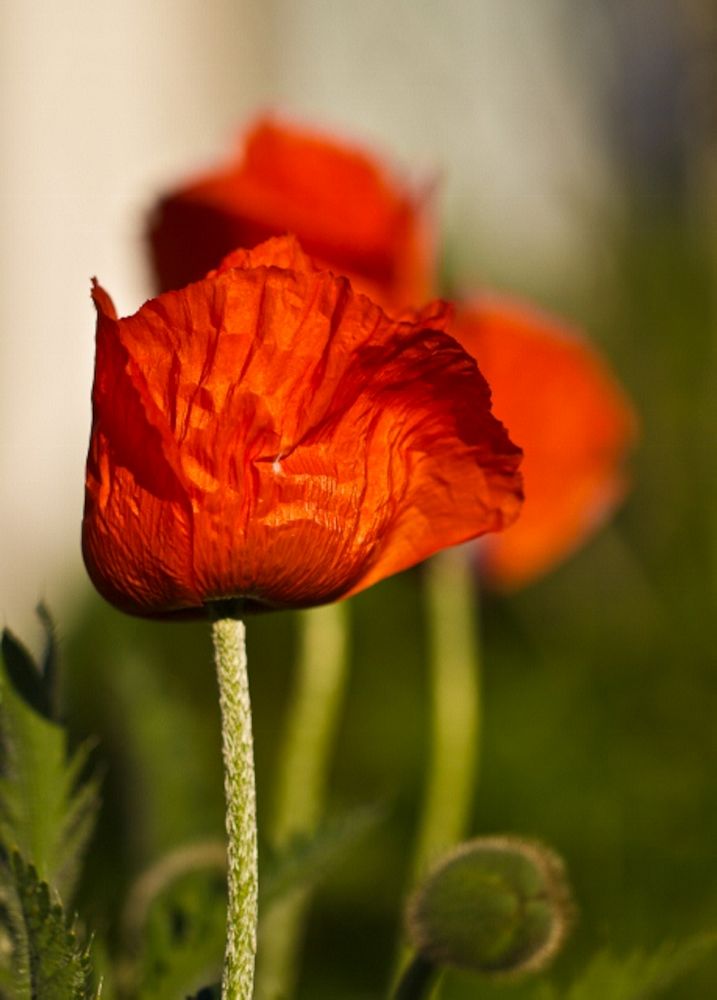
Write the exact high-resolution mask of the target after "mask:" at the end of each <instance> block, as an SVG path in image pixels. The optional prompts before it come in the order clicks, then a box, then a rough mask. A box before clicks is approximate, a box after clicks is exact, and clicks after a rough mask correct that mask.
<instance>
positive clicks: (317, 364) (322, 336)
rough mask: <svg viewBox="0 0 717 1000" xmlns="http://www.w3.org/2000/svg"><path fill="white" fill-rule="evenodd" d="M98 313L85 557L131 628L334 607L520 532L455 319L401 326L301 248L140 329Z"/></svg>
mask: <svg viewBox="0 0 717 1000" xmlns="http://www.w3.org/2000/svg"><path fill="white" fill-rule="evenodd" d="M93 298H94V301H95V305H96V307H97V314H98V321H97V359H96V370H95V382H94V390H93V426H92V436H91V441H90V449H89V456H88V462H87V481H86V498H85V514H84V520H83V551H84V556H85V562H86V565H87V568H88V571H89V573H90V576H91V578H92V580H93V582H94V583H95V585H96V587H97V589H98V590H99V591H100V592H101V593H102V594H103V595H104V596H105V597H106V598H107V599H108V600H110V601H111V602H112V603H114V604H116V605H117V606H118V607H120V608H122V609H123V610H125V611H129V612H133V613H136V614H141V615H150V616H151V615H167V614H173V613H183V614H185V615H186V614H201V613H203V609H204V606H205V605H206V604H207V603H209V602H214V601H218V600H224V599H229V598H238V599H241V600H242V601H243V604H244V608H245V609H246V610H252V609H257V610H258V609H260V608H262V607H301V606H307V605H313V604H320V603H323V602H328V601H332V600H334V599H336V598H339V597H344V596H347V595H348V594H352V593H355V592H356V591H359V590H362V589H363V588H364V587H367V586H369V585H370V584H372V583H374V582H376V581H377V580H380V579H382V578H383V577H385V576H388V575H390V574H392V573H396V572H398V571H399V570H402V569H404V568H406V567H408V566H411V565H413V564H414V563H417V562H419V561H420V560H422V559H424V558H426V557H427V556H429V555H431V554H432V553H433V552H435V551H436V550H438V549H440V548H442V547H444V546H448V545H453V544H455V543H458V542H462V541H465V540H467V539H469V538H475V537H477V536H478V535H481V534H482V533H484V532H486V531H494V530H498V529H500V528H502V527H504V526H505V525H507V524H509V523H510V522H511V521H512V520H513V518H514V517H515V516H516V514H517V512H518V508H519V505H520V496H521V492H520V477H519V475H518V473H517V471H516V470H517V466H518V464H519V458H520V452H519V449H517V448H516V447H515V446H514V445H513V444H512V443H511V442H510V440H509V438H508V436H507V433H506V431H505V429H504V428H503V426H502V425H501V424H500V423H499V422H498V421H497V420H496V419H495V418H494V417H493V416H492V415H491V412H490V392H489V389H488V387H487V385H486V383H485V381H484V379H483V378H482V376H481V375H480V373H479V371H478V369H477V367H476V364H475V362H474V361H473V359H472V358H471V357H469V355H468V354H466V353H465V352H464V351H463V349H462V348H461V347H460V346H459V344H458V343H456V341H455V340H454V339H453V338H452V337H450V336H448V335H447V334H446V333H444V332H442V331H441V330H440V329H438V327H440V326H441V325H445V324H446V322H447V321H448V319H449V311H448V310H447V308H446V307H445V306H444V305H443V304H442V303H434V304H433V305H432V306H430V307H427V308H426V309H425V310H424V311H423V312H422V313H418V314H415V315H414V316H413V317H412V318H411V319H410V320H409V319H403V320H401V321H399V320H394V319H391V318H389V317H388V316H387V315H386V314H385V313H384V312H383V311H382V310H381V309H380V308H379V307H378V306H377V305H375V304H374V303H372V302H371V301H370V300H369V299H368V298H366V297H365V296H364V295H362V294H359V293H356V292H354V291H353V289H352V287H351V284H350V282H349V281H348V280H347V279H346V278H343V277H335V276H334V275H333V274H332V273H330V272H328V271H323V270H320V269H317V268H316V267H315V266H314V265H313V264H312V263H311V262H310V260H309V259H308V258H307V257H305V256H304V255H303V253H302V252H301V250H300V249H299V246H298V244H297V243H296V241H295V240H293V239H291V238H283V239H276V240H271V241H269V242H267V243H265V244H263V245H261V246H259V247H257V248H255V249H254V250H251V251H245V250H240V251H236V252H235V253H233V254H231V255H230V256H229V257H228V258H227V259H226V260H225V261H224V262H223V263H222V265H221V266H220V267H219V269H218V270H216V271H214V272H211V273H210V274H208V275H207V277H206V278H205V279H203V280H202V281H199V282H197V283H195V284H192V285H189V286H188V287H187V288H184V289H182V290H181V291H176V292H168V293H166V294H164V295H160V296H159V297H158V298H156V299H153V300H152V301H150V302H148V303H146V304H145V305H144V306H142V308H141V309H140V310H139V311H138V312H137V313H135V315H133V316H130V317H127V318H125V319H118V318H117V315H116V313H115V310H114V308H113V305H112V302H111V300H110V298H109V296H108V295H107V293H106V292H105V291H103V289H102V288H100V287H99V286H98V285H95V287H94V289H93Z"/></svg>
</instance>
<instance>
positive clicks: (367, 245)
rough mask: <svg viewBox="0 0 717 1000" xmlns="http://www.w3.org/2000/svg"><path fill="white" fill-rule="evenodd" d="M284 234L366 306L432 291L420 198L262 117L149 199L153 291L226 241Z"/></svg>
mask: <svg viewBox="0 0 717 1000" xmlns="http://www.w3.org/2000/svg"><path fill="white" fill-rule="evenodd" d="M289 232H291V233H294V234H296V236H297V237H298V239H299V241H300V243H301V245H302V246H303V247H304V249H305V250H306V252H307V253H309V254H311V256H312V257H313V258H314V259H315V260H317V261H320V262H321V263H322V264H324V265H326V266H327V267H330V268H331V269H332V270H334V271H337V272H338V273H339V274H345V275H347V276H348V277H349V278H350V279H351V281H352V284H353V286H354V288H355V289H357V290H358V291H363V292H366V294H368V295H369V296H370V297H371V298H373V300H374V301H375V302H379V303H381V304H385V305H387V306H393V307H398V308H403V307H406V306H414V305H416V304H417V303H419V302H425V301H426V300H427V299H428V298H429V297H430V296H431V295H432V294H434V289H433V270H434V268H433V265H434V260H433V240H432V238H431V226H430V223H429V212H428V199H427V197H426V196H425V195H423V196H422V197H418V196H417V195H416V194H415V193H413V192H410V191H409V190H408V189H407V188H406V187H405V186H404V185H401V184H400V183H399V182H398V181H397V180H395V179H394V178H393V177H392V176H391V175H390V174H389V172H388V171H387V170H386V169H385V168H383V167H382V166H381V165H380V164H379V163H377V162H376V161H375V160H373V159H372V158H371V157H369V156H368V155H366V154H365V153H363V152H362V151H360V150H357V149H354V148H352V147H350V146H346V145H342V144H340V143H338V142H337V141H335V140H332V139H330V138H328V137H325V136H322V135H318V134H315V133H313V132H308V131H305V130H302V129H299V128H297V127H296V126H293V127H292V126H289V125H279V124H277V123H276V122H273V121H271V120H268V119H266V120H262V121H259V122H258V123H257V124H256V125H255V126H254V128H253V129H252V130H251V131H250V132H249V133H248V135H247V136H246V138H245V140H244V142H243V148H242V150H241V152H240V153H239V155H238V157H237V158H236V159H235V160H234V161H233V162H230V163H229V164H227V166H225V167H223V168H220V169H218V170H216V171H215V172H213V173H210V174H208V175H206V176H204V177H200V178H198V179H197V180H195V181H194V182H192V183H190V184H188V185H187V186H185V187H183V188H181V189H180V190H178V191H176V192H175V193H173V194H171V195H170V196H169V197H167V198H165V199H164V200H163V201H162V202H161V203H160V204H159V206H158V208H157V210H156V212H155V214H154V217H153V219H152V223H151V227H150V234H149V236H150V244H151V249H152V256H153V261H154V267H155V273H156V275H157V280H158V283H159V288H160V290H161V291H167V290H168V289H174V288H182V287H183V286H184V285H186V284H188V283H189V282H190V281H197V280H199V279H200V278H203V277H204V275H205V274H206V273H207V272H208V271H209V270H210V269H211V268H213V267H216V266H217V264H218V262H219V261H220V260H221V259H222V258H223V257H224V256H225V254H227V253H229V252H230V251H231V250H233V249H234V248H235V247H252V246H254V245H255V244H257V243H260V242H261V241H262V240H266V239H269V238H270V237H272V236H283V235H284V234H285V233H289Z"/></svg>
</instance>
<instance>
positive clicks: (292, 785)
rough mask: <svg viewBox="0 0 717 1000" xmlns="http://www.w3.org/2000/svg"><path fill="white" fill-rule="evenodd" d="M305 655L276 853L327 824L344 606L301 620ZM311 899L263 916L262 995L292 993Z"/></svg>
mask: <svg viewBox="0 0 717 1000" xmlns="http://www.w3.org/2000/svg"><path fill="white" fill-rule="evenodd" d="M301 627H302V637H301V649H300V653H299V660H298V664H297V674H296V681H295V685H294V691H293V694H292V697H291V701H290V704H289V715H288V718H287V722H286V729H285V735H284V741H283V746H282V748H281V753H280V756H279V772H278V775H277V785H276V799H275V803H274V817H273V830H272V839H273V841H274V844H275V846H276V847H277V848H279V849H280V848H281V847H283V846H285V845H286V844H287V843H288V842H289V841H290V840H291V838H292V837H294V836H296V835H297V834H307V833H312V832H313V831H314V830H315V828H316V826H317V823H318V822H319V821H320V820H321V818H322V813H323V807H324V800H325V794H326V783H327V778H328V771H329V766H330V763H331V759H332V752H333V746H334V741H335V736H336V729H337V726H338V720H339V715H340V712H341V706H342V704H343V692H344V689H345V686H346V673H347V669H346V668H347V655H346V654H347V645H348V644H347V635H348V628H347V604H346V602H345V601H344V602H341V603H339V604H330V605H326V606H324V607H320V608H314V609H312V610H311V611H306V612H304V614H303V615H302V616H301ZM308 903H309V893H308V892H307V891H306V890H299V891H297V892H296V893H294V894H292V895H291V896H290V897H289V898H288V899H286V900H282V901H280V902H279V903H277V904H276V905H275V906H274V907H273V908H272V909H271V911H270V912H269V913H268V915H267V916H266V917H265V918H263V920H262V925H261V934H260V950H259V964H258V971H257V995H258V997H260V998H261V1000H275V998H278V997H289V996H292V995H293V993H294V989H295V985H296V978H297V968H298V956H299V948H300V945H301V938H302V931H303V927H304V924H305V922H306V912H307V908H308Z"/></svg>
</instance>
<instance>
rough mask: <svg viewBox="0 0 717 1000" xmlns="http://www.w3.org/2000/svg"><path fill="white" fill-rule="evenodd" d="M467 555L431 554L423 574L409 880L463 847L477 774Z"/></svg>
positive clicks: (475, 663)
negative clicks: (422, 782) (421, 697)
mask: <svg viewBox="0 0 717 1000" xmlns="http://www.w3.org/2000/svg"><path fill="white" fill-rule="evenodd" d="M475 592H476V588H475V587H474V585H473V571H472V566H471V562H470V553H469V551H468V549H467V548H466V547H464V546H459V547H456V548H453V549H445V550H444V551H443V552H438V553H437V554H436V555H435V556H433V558H432V559H431V560H430V561H429V562H428V564H427V566H426V601H427V611H428V625H429V643H430V647H429V664H430V680H429V683H430V698H431V727H432V733H431V745H430V764H429V774H428V781H427V786H426V793H425V797H424V801H423V808H422V812H421V817H420V820H419V830H418V836H417V841H416V847H415V853H414V862H413V868H414V875H416V876H419V877H420V876H421V875H422V874H423V873H424V872H425V870H426V868H427V867H429V866H430V864H431V862H432V861H433V860H435V858H436V857H437V856H438V855H440V854H441V853H442V852H443V851H445V850H446V849H447V848H449V847H452V846H453V845H454V844H456V843H458V842H459V841H460V840H462V839H463V837H464V836H465V834H466V833H467V830H468V824H469V821H470V813H471V808H472V806H473V794H474V791H475V786H476V778H477V774H478V758H479V751H480V728H481V703H480V694H481V684H480V667H481V658H480V645H479V640H478V608H477V607H476V604H475Z"/></svg>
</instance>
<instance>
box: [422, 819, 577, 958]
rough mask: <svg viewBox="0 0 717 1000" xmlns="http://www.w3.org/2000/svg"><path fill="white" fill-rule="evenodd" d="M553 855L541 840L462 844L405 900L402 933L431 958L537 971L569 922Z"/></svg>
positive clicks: (567, 896)
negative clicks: (405, 928)
mask: <svg viewBox="0 0 717 1000" xmlns="http://www.w3.org/2000/svg"><path fill="white" fill-rule="evenodd" d="M572 911H573V908H572V904H571V900H570V890H569V888H568V884H567V881H566V877H565V869H564V866H563V863H562V861H561V860H560V858H559V857H558V856H557V855H556V854H554V853H553V852H552V851H550V850H548V849H547V848H546V847H544V846H543V845H542V844H539V843H536V842H534V841H526V840H522V839H520V838H517V837H507V836H502V837H486V838H480V839H477V840H472V841H469V842H468V843H465V844H461V845H460V846H459V847H457V848H456V849H455V850H454V851H452V852H450V853H449V854H448V855H446V856H445V857H444V858H443V859H442V860H441V861H440V862H439V863H438V865H437V866H436V867H435V868H434V869H433V871H432V872H430V873H429V875H428V876H427V878H426V879H425V880H424V882H423V883H422V885H420V886H419V888H418V889H417V890H416V892H415V893H414V894H413V896H412V898H411V899H410V900H409V903H408V907H407V925H408V934H409V937H410V939H411V942H412V943H413V945H414V947H415V948H416V950H417V951H418V953H419V955H421V956H423V957H424V958H425V959H427V960H428V961H429V962H431V963H432V964H433V965H436V966H446V965H447V966H453V967H456V968H461V969H469V970H473V971H475V972H482V973H488V974H492V975H500V976H510V977H513V976H520V975H522V974H524V973H527V972H537V971H540V970H542V969H543V968H545V966H546V965H547V964H548V963H549V962H550V961H551V960H552V959H553V957H554V956H555V955H556V953H557V952H558V950H559V949H560V947H561V945H562V943H563V941H564V939H565V936H566V933H567V931H568V930H569V927H570V924H571V915H572Z"/></svg>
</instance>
